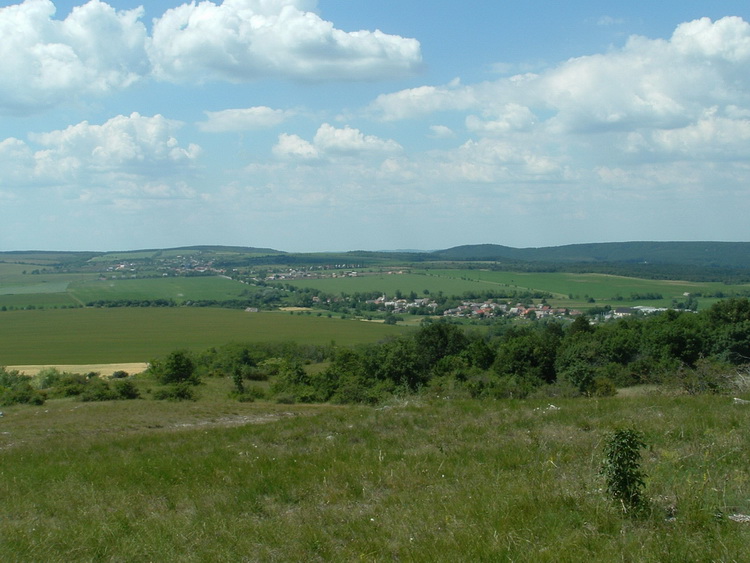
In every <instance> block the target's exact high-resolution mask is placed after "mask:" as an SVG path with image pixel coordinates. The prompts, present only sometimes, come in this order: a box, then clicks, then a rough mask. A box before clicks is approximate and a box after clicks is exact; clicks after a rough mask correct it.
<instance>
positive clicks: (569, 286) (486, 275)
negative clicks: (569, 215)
mask: <svg viewBox="0 0 750 563" xmlns="http://www.w3.org/2000/svg"><path fill="white" fill-rule="evenodd" d="M433 274H434V275H436V276H440V277H448V278H461V279H465V280H467V281H477V282H481V283H485V284H494V285H500V286H502V287H511V288H521V289H533V290H541V291H548V292H550V293H553V294H555V295H557V296H559V297H568V296H570V295H574V296H576V295H578V296H583V295H588V296H590V297H593V298H594V299H596V300H597V301H598V300H601V301H608V300H612V298H613V297H615V296H617V295H620V296H622V297H623V298H624V299H625V300H627V299H628V298H629V296H630V295H631V294H633V293H639V294H643V293H661V294H663V295H664V298H665V299H671V298H673V297H680V296H682V295H683V293H699V292H700V293H714V292H717V291H728V290H732V289H742V290H747V289H748V288H750V286H747V285H742V286H728V285H726V284H723V283H719V282H685V281H673V280H646V279H639V278H628V277H624V276H612V275H606V274H578V273H524V272H494V271H489V270H435V271H433Z"/></svg>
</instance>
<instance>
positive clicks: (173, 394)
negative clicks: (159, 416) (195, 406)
mask: <svg viewBox="0 0 750 563" xmlns="http://www.w3.org/2000/svg"><path fill="white" fill-rule="evenodd" d="M152 396H153V397H154V399H156V400H158V401H196V400H198V394H197V393H196V392H195V388H194V387H193V386H192V385H191V384H189V383H186V382H184V381H183V382H180V383H172V384H171V385H165V386H164V387H161V388H159V389H156V390H155V391H154V392H153V395H152Z"/></svg>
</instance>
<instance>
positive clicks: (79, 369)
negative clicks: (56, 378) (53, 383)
mask: <svg viewBox="0 0 750 563" xmlns="http://www.w3.org/2000/svg"><path fill="white" fill-rule="evenodd" d="M5 367H6V369H9V370H18V371H19V372H21V373H23V374H26V375H30V376H34V375H36V374H38V373H39V372H40V371H42V370H43V369H44V368H55V369H58V370H60V371H66V372H68V373H90V372H92V371H94V372H97V373H100V374H101V375H102V376H110V375H112V374H113V373H115V372H116V371H125V372H127V373H128V374H129V375H134V374H136V373H143V372H144V371H146V369H147V368H148V363H145V362H130V363H124V364H75V365H74V364H46V365H25V366H5Z"/></svg>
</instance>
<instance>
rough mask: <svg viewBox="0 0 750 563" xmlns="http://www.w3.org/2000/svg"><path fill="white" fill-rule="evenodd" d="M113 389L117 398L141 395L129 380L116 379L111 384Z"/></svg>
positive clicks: (134, 397) (127, 398)
mask: <svg viewBox="0 0 750 563" xmlns="http://www.w3.org/2000/svg"><path fill="white" fill-rule="evenodd" d="M113 391H114V392H115V394H116V395H117V398H118V399H126V400H130V399H138V398H139V397H140V396H141V393H140V391H138V387H137V386H136V385H135V383H133V382H132V381H129V380H118V381H115V382H114V384H113Z"/></svg>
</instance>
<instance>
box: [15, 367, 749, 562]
mask: <svg viewBox="0 0 750 563" xmlns="http://www.w3.org/2000/svg"><path fill="white" fill-rule="evenodd" d="M135 380H136V382H138V383H139V385H142V384H143V383H145V382H141V381H139V380H138V378H136V379H135ZM229 386H230V383H229V382H227V381H226V380H224V379H211V380H210V381H209V382H208V383H207V385H204V386H201V389H200V390H199V393H200V394H201V395H202V398H201V399H200V400H198V401H197V402H195V403H192V402H189V401H188V402H186V403H170V402H165V401H154V400H151V399H139V400H134V401H117V402H111V401H110V402H100V403H81V402H75V401H72V400H70V399H56V400H51V401H48V402H47V404H45V405H44V406H41V407H29V406H14V407H9V408H6V409H5V416H4V418H3V419H2V430H3V432H2V433H1V434H0V467H2V474H3V479H0V495H2V498H3V502H2V504H1V505H0V536H1V537H2V538H3V541H2V542H0V560H2V561H45V562H50V563H55V562H65V563H67V562H69V561H102V562H116V561H159V562H163V563H170V562H180V563H191V562H203V561H429V562H450V563H453V562H456V561H518V562H527V563H545V562H549V563H552V562H554V563H560V562H569V563H573V562H578V561H664V562H672V561H726V562H731V561H745V560H747V553H748V551H747V546H748V544H749V543H750V524H748V523H747V519H748V518H750V516H749V515H750V481H749V480H748V474H747V467H748V464H750V431H749V430H748V429H749V428H750V410H748V407H747V406H744V405H733V404H732V403H731V398H728V397H717V396H704V397H687V396H677V397H675V396H669V395H659V394H652V395H644V396H639V397H613V398H607V399H598V400H588V399H562V400H555V405H554V408H553V407H550V405H549V400H527V401H517V400H515V401H513V400H503V401H486V402H482V401H460V400H449V399H446V398H435V397H432V398H428V397H421V398H420V397H415V398H412V399H410V400H409V401H408V402H407V401H395V402H393V403H390V404H387V405H384V406H383V407H381V408H368V407H351V406H349V407H343V406H332V405H317V406H300V405H276V404H271V403H264V402H256V403H238V402H236V401H230V400H228V399H227V398H226V397H227V390H228V388H229ZM632 425H637V427H638V428H639V429H640V430H641V431H642V432H643V433H644V439H645V442H646V444H647V446H648V447H647V449H644V450H643V451H642V452H641V454H642V458H641V462H642V468H643V471H644V473H645V474H646V479H645V491H644V492H645V496H646V498H647V507H646V510H645V511H644V513H643V514H642V515H640V516H635V517H631V516H628V515H625V514H623V513H622V511H621V509H620V506H619V505H618V504H617V503H615V502H613V501H612V499H611V498H609V497H608V495H607V492H606V488H605V483H604V480H603V479H602V477H601V476H600V475H599V470H600V467H601V461H602V459H603V453H602V450H603V444H604V442H605V440H606V438H607V435H608V432H610V431H612V430H613V429H616V428H618V427H623V426H632Z"/></svg>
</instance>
